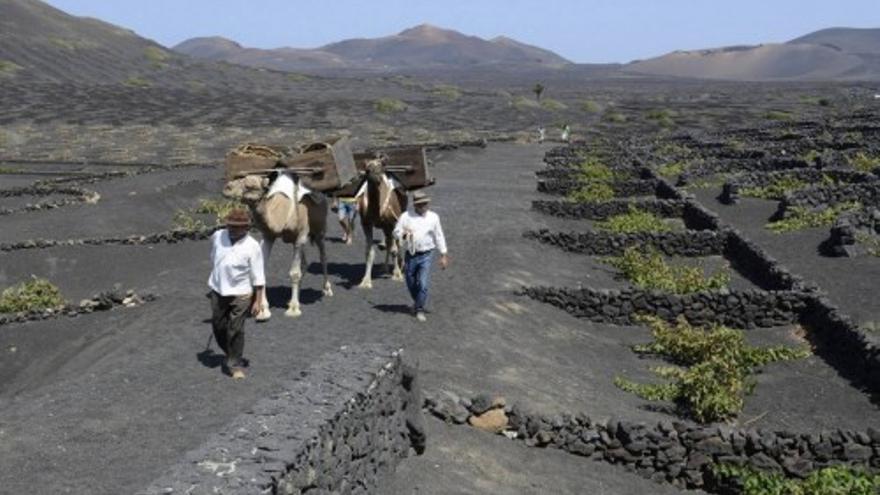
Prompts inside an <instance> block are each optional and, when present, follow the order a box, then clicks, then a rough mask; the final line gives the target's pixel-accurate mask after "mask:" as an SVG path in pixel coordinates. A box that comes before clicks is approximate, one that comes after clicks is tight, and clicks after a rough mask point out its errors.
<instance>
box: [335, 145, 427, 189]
mask: <svg viewBox="0 0 880 495" xmlns="http://www.w3.org/2000/svg"><path fill="white" fill-rule="evenodd" d="M377 153H384V154H385V155H386V156H387V157H388V162H387V163H386V164H385V171H386V172H388V173H389V174H390V175H392V176H393V177H394V178H395V179H397V181H398V182H400V183H401V185H403V187H404V188H405V189H406V190H408V191H413V190H415V189H421V188H423V187H428V186H432V185H434V183H435V182H436V179H434V177H431V172H430V170H429V169H428V158H427V157H426V156H425V148H424V146H406V147H400V148H389V149H384V150H383V149H378V150H372V151H361V152H357V153H355V154H354V163H355V167H356V168H357V172H358V178H357V179H355V180H354V181H353V182H351V183H348V184H346V185H345V186H343V187H342V188H341V189H340V190H339V191H337V192H335V193H334V194H336V195H337V196H353V195H354V194H355V189H357V187H358V186H359V185H360V183H361V180H360V177H361V176H363V174H364V173H365V171H366V167H367V162H368V161H370V160H372V159H374V158H376V154H377Z"/></svg>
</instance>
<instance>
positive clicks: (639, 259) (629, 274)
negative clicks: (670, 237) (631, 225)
mask: <svg viewBox="0 0 880 495" xmlns="http://www.w3.org/2000/svg"><path fill="white" fill-rule="evenodd" d="M605 261H606V262H607V263H608V264H609V265H611V266H613V267H614V268H617V269H618V270H620V272H621V274H622V275H623V277H624V278H626V279H627V280H629V281H630V282H632V283H633V285H635V286H637V287H640V288H642V289H649V290H661V291H664V292H669V293H672V294H691V293H694V292H703V291H707V290H714V289H720V288H722V287H727V284H729V283H730V271H729V270H728V269H726V268H725V269H723V270H720V271H718V272H717V273H715V274H713V275H711V276H709V277H707V276H706V274H705V273H704V271H703V267H701V266H683V265H670V264H668V263H667V262H666V261H665V260H664V259H663V255H662V254H660V252H659V251H657V250H656V249H653V248H645V249H642V248H639V247H630V248H627V249H626V250H624V252H623V255H622V256H616V257H610V258H606V259H605Z"/></svg>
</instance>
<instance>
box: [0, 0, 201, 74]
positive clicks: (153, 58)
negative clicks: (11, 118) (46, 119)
mask: <svg viewBox="0 0 880 495" xmlns="http://www.w3.org/2000/svg"><path fill="white" fill-rule="evenodd" d="M0 33H2V34H0V76H3V75H6V76H8V75H10V74H15V75H16V77H21V78H24V79H34V80H49V81H81V82H112V81H123V80H127V79H130V78H135V77H139V76H142V75H144V74H148V73H151V72H154V71H156V70H157V69H159V68H163V67H170V66H173V65H176V64H179V63H180V61H181V60H182V59H184V57H181V56H180V55H178V54H176V53H174V52H171V51H170V50H167V49H166V48H165V47H163V46H161V45H159V44H158V43H155V42H153V41H150V40H147V39H144V38H141V37H139V36H137V35H136V34H135V33H134V32H132V31H130V30H127V29H123V28H120V27H117V26H114V25H112V24H108V23H106V22H103V21H100V20H97V19H92V18H86V17H74V16H71V15H68V14H66V13H64V12H62V11H60V10H58V9H56V8H54V7H51V6H50V5H47V4H45V3H43V2H40V1H37V0H0Z"/></svg>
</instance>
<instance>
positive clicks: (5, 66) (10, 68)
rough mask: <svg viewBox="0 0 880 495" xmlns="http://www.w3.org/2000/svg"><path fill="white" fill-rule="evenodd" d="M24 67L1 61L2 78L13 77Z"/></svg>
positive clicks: (0, 74)
mask: <svg viewBox="0 0 880 495" xmlns="http://www.w3.org/2000/svg"><path fill="white" fill-rule="evenodd" d="M21 69H22V67H21V66H20V65H18V64H16V63H15V62H11V61H9V60H0V76H11V75H13V74H15V73H16V72H18V71H20V70H21Z"/></svg>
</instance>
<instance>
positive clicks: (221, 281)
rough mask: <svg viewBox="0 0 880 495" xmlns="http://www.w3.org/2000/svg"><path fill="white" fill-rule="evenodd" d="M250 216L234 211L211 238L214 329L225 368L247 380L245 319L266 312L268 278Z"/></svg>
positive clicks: (238, 377) (212, 318)
mask: <svg viewBox="0 0 880 495" xmlns="http://www.w3.org/2000/svg"><path fill="white" fill-rule="evenodd" d="M250 225H251V219H250V215H249V214H248V212H247V211H245V210H240V209H237V210H232V211H231V212H230V213H229V215H227V216H226V228H225V229H220V230H218V231H217V232H214V235H212V236H211V264H212V265H213V268H212V270H211V276H210V277H209V278H208V287H210V288H211V326H212V328H213V330H214V338H215V339H216V340H217V345H219V346H220V349H222V350H223V352H224V353H225V354H226V363H225V367H226V369H227V371H228V372H229V374H230V375H232V378H234V379H236V380H240V379H242V378H244V370H243V368H244V366H245V362H246V360H245V359H244V358H243V357H242V354H243V353H244V320H245V318H246V317H247V313H248V310H250V312H251V313H252V314H253V315H255V316H256V315H257V314H259V313H260V311H261V309H262V305H263V303H262V301H263V291H264V290H265V287H266V279H265V275H264V273H263V252H262V250H261V249H260V244H259V243H258V242H257V241H256V240H255V239H254V238H253V237H251V236H249V235H248V229H249V228H250Z"/></svg>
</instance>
